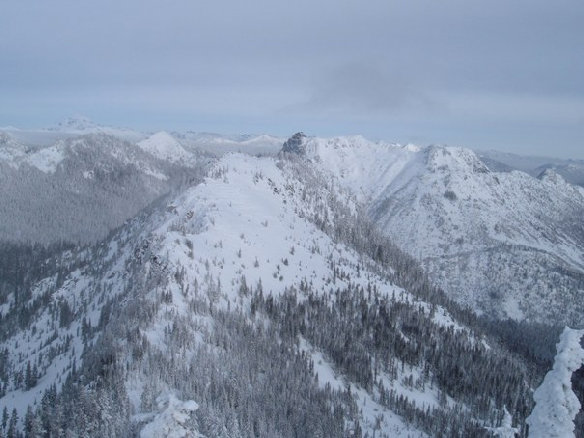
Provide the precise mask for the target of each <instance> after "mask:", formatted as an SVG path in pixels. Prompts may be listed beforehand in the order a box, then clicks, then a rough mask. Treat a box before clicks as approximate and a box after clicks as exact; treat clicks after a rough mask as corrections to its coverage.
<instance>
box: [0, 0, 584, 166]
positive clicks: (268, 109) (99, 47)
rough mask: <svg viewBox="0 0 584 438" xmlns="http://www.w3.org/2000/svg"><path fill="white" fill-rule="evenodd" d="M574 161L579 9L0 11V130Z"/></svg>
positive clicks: (337, 1)
mask: <svg viewBox="0 0 584 438" xmlns="http://www.w3.org/2000/svg"><path fill="white" fill-rule="evenodd" d="M72 114H83V115H85V116H87V117H89V118H91V119H93V120H95V121H96V122H99V123H103V124H111V125H116V126H128V127H134V128H140V129H148V130H156V129H168V130H186V129H192V130H197V131H215V132H221V133H273V134H278V135H288V134H291V133H294V132H295V131H298V130H303V131H305V132H307V133H309V134H312V135H321V136H329V135H343V134H363V135H365V136H366V137H369V138H372V139H383V140H388V141H398V142H402V143H405V142H414V143H418V144H422V145H425V144H429V143H448V144H452V145H461V146H468V147H473V148H483V149H489V148H493V149H499V150H507V151H512V152H517V153H522V154H527V153H530V154H539V155H541V154H543V155H550V156H562V157H572V158H584V1H583V0H553V1H550V0H489V1H486V0H441V1H437V0H408V1H404V0H400V1H397V0H384V1H376V0H367V1H363V0H361V1H343V0H334V1H332V0H323V1H318V0H312V1H306V0H296V1H295V2H284V1H278V0H247V1H241V0H239V1H225V0H215V1H193V0H172V1H162V0H160V1H151V0H116V1H111V0H100V1H80V0H70V1H65V0H51V1H47V0H27V1H5V2H2V7H1V13H0V126H5V125H15V126H19V127H41V126H47V125H52V124H55V123H57V122H58V121H60V120H61V119H63V118H65V117H67V116H69V115H72Z"/></svg>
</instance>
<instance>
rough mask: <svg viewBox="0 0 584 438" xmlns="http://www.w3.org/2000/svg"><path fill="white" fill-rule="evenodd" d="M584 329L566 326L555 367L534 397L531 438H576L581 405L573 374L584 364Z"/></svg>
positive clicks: (530, 429)
mask: <svg viewBox="0 0 584 438" xmlns="http://www.w3.org/2000/svg"><path fill="white" fill-rule="evenodd" d="M582 336H584V330H574V329H571V328H569V327H566V328H565V329H564V331H563V332H562V334H561V336H560V342H559V343H558V345H557V354H556V358H555V361H554V366H553V368H552V369H551V371H549V372H548V373H547V374H546V376H545V378H544V380H543V383H542V384H541V385H540V386H539V388H537V390H536V391H535V393H534V394H533V398H534V401H535V407H534V408H533V411H532V412H531V415H530V416H529V417H528V418H527V424H528V425H529V436H530V437H531V438H538V437H542V438H553V437H562V438H566V437H573V436H574V418H575V417H576V414H578V411H579V410H580V402H579V401H578V398H577V397H576V394H574V392H573V391H572V382H571V379H572V373H573V372H574V371H576V370H577V369H578V368H580V367H581V366H582V365H583V364H584V349H583V348H582V346H581V344H580V341H581V339H582Z"/></svg>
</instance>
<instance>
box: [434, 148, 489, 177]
mask: <svg viewBox="0 0 584 438" xmlns="http://www.w3.org/2000/svg"><path fill="white" fill-rule="evenodd" d="M426 151H427V166H428V170H430V171H433V172H434V171H439V170H449V171H453V170H454V171H457V170H462V171H470V172H473V173H488V172H489V168H488V167H487V166H486V165H485V163H483V162H482V161H481V159H480V158H479V157H478V156H477V155H476V154H475V153H474V152H473V151H471V150H470V149H465V148H460V147H451V146H429V147H428V148H427V149H426Z"/></svg>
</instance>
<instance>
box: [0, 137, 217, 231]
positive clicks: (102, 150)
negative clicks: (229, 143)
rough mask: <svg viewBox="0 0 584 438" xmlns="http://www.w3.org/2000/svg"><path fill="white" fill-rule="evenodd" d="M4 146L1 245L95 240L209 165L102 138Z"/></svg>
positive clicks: (0, 182)
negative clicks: (31, 146)
mask: <svg viewBox="0 0 584 438" xmlns="http://www.w3.org/2000/svg"><path fill="white" fill-rule="evenodd" d="M154 140H155V139H154ZM154 140H152V141H151V144H152V145H154V144H155V141H154ZM3 143H4V144H5V146H3V147H0V205H1V207H0V240H8V241H18V242H38V243H54V242H59V241H72V242H76V241H80V242H84V243H88V242H95V241H96V240H97V239H102V238H103V237H105V236H106V235H107V233H108V232H109V231H110V230H111V229H113V228H115V227H117V226H119V225H121V224H122V223H123V222H124V221H125V220H126V219H129V218H131V217H132V216H134V215H135V214H136V213H137V212H138V211H140V210H141V209H142V208H144V207H145V206H146V205H148V204H149V203H151V202H152V201H154V200H155V199H156V198H158V197H160V196H163V195H166V194H168V193H169V192H171V191H172V190H175V189H176V188H178V187H179V186H181V185H182V184H185V183H189V182H192V181H193V180H195V179H197V178H199V177H200V176H199V175H200V173H201V171H202V168H204V167H205V165H206V163H207V162H208V159H207V158H205V157H204V156H202V155H201V154H199V155H194V154H188V157H187V156H186V155H183V156H181V158H182V159H181V160H180V162H178V161H177V162H175V161H171V160H170V159H166V158H167V157H165V159H164V160H162V159H160V158H159V157H157V156H155V155H152V154H150V153H147V152H144V151H143V150H142V149H141V148H140V147H138V146H136V145H134V144H132V143H129V142H126V141H124V140H122V139H120V138H118V137H112V136H109V135H104V134H89V135H84V136H80V137H73V138H68V139H62V140H58V141H57V142H56V143H54V144H53V145H51V146H48V147H43V148H40V149H39V148H36V149H24V148H20V147H18V145H16V146H15V145H14V142H11V143H10V144H9V145H7V142H3ZM7 150H9V151H16V152H10V153H7V152H6V151H7ZM185 154H186V153H185Z"/></svg>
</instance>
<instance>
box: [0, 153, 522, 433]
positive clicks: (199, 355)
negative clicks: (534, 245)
mask: <svg viewBox="0 0 584 438" xmlns="http://www.w3.org/2000/svg"><path fill="white" fill-rule="evenodd" d="M405 152H406V153H408V154H409V153H412V154H414V153H416V152H415V151H413V150H412V151H408V150H406V151H405ZM346 176H347V177H349V176H350V175H349V174H347V175H346ZM47 251H49V250H47ZM49 252H50V251H49ZM19 257H20V258H21V259H22V260H14V259H9V260H4V261H2V264H1V266H0V267H1V269H2V272H3V273H4V274H3V275H4V277H3V278H5V279H6V283H8V284H12V287H9V286H3V287H2V289H0V290H1V291H2V294H1V296H0V324H1V326H2V331H0V333H1V337H0V340H1V342H2V344H1V348H0V351H3V352H5V353H3V354H2V355H0V389H1V390H2V392H1V395H2V396H1V398H0V410H2V409H4V407H6V408H7V412H8V415H9V417H10V419H9V421H8V423H9V425H8V426H7V427H10V424H12V423H14V427H15V428H19V427H22V428H24V429H25V430H26V431H27V432H28V433H30V434H34V433H38V431H40V430H44V431H45V433H48V434H49V435H51V436H53V435H59V436H60V435H61V434H64V435H66V434H73V435H76V434H77V435H83V434H86V435H89V436H157V434H160V433H162V434H167V435H169V436H170V434H171V433H175V434H176V436H184V433H186V431H188V432H189V433H190V434H191V435H193V436H207V437H211V436H213V437H216V436H294V435H295V436H331V437H332V436H335V437H338V436H367V435H368V436H373V435H375V436H387V437H394V436H461V437H463V436H490V435H492V434H493V433H494V432H501V433H503V432H504V431H505V430H506V431H507V432H508V431H509V430H510V429H511V428H512V427H517V428H519V429H523V427H524V419H525V418H526V416H527V414H528V413H529V411H530V407H531V401H530V397H529V391H530V383H529V382H530V381H531V379H532V378H533V376H532V375H531V374H530V373H528V372H527V367H526V366H525V365H524V364H522V362H521V360H520V359H519V358H518V357H516V356H515V355H512V354H510V353H509V352H508V351H506V350H504V349H503V348H502V347H500V346H499V345H498V344H497V342H496V341H494V340H493V339H492V338H490V337H488V335H487V334H486V333H484V332H483V330H482V329H480V328H479V326H478V325H477V322H476V319H475V318H474V317H473V315H472V314H470V313H468V312H464V311H462V310H461V309H460V308H459V307H457V306H456V305H455V304H454V303H453V302H452V301H450V300H449V299H448V298H446V296H445V295H444V294H443V293H441V292H440V291H439V290H437V289H435V288H433V287H432V286H431V285H430V284H429V283H428V282H427V281H426V280H425V278H424V276H423V274H422V273H421V270H420V269H419V267H418V266H417V265H416V263H415V262H414V261H413V259H411V258H409V257H408V256H406V255H405V254H404V253H402V252H401V251H400V250H399V249H398V248H396V247H395V246H394V245H393V244H392V243H391V242H390V241H389V240H388V239H387V238H384V237H383V236H382V235H381V234H379V233H378V232H377V231H376V230H375V228H374V227H373V225H372V224H371V223H370V222H369V221H368V220H367V218H366V217H365V216H364V213H363V212H362V211H361V208H360V206H359V203H358V199H357V198H356V197H355V196H354V195H352V194H351V193H349V192H347V191H346V190H345V189H344V188H343V187H342V186H340V185H339V184H338V179H332V178H330V177H329V176H328V175H327V174H323V172H322V171H321V169H320V167H319V166H315V165H313V164H311V163H310V162H307V161H305V160H299V159H296V158H295V157H288V158H283V159H276V158H254V157H251V156H248V155H242V154H230V155H226V156H224V157H223V158H221V159H220V160H219V161H218V162H217V163H215V164H214V165H213V166H212V168H211V169H210V170H209V173H208V177H207V178H206V179H205V180H204V181H203V182H202V183H200V184H194V185H191V186H190V187H188V188H186V189H185V190H184V191H182V192H181V193H180V194H178V195H177V196H175V197H174V198H173V199H171V200H167V201H165V202H164V203H162V204H161V205H158V206H153V207H152V209H151V210H150V211H149V212H146V211H144V212H143V213H141V214H140V215H138V216H137V217H136V218H135V219H133V220H131V221H129V222H127V223H126V224H125V225H124V226H123V227H121V228H120V229H119V230H118V231H117V232H116V233H114V234H112V235H111V236H110V237H109V238H108V239H107V240H104V241H103V242H102V243H101V244H98V245H95V246H90V247H87V248H78V249H67V248H56V249H55V250H54V252H53V253H43V252H39V253H35V252H32V253H30V254H29V253H28V252H26V251H23V252H22V253H21V254H20V256H19ZM31 257H32V258H34V257H36V258H37V261H36V262H35V261H34V260H31ZM23 260H24V261H26V260H29V262H30V263H31V265H32V266H34V267H35V269H33V270H31V271H30V272H29V273H28V275H27V280H26V281H25V282H24V283H22V282H21V283H19V281H18V275H19V274H18V273H15V272H14V271H13V270H11V267H12V266H13V264H18V265H23ZM40 260H44V262H42V263H39V262H40ZM8 273H11V274H10V275H8ZM13 275H14V276H15V277H14V278H13V277H12V276H13ZM15 284H26V287H16V288H15V287H14V285H15ZM12 409H15V412H16V415H15V416H14V417H12V416H11V414H10V411H11V410H12ZM507 412H508V413H509V414H510V416H509V414H508V413H507ZM12 418H14V421H13V420H12ZM510 418H512V419H510ZM181 433H182V434H183V435H180V434H181ZM198 434H199V435H198Z"/></svg>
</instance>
